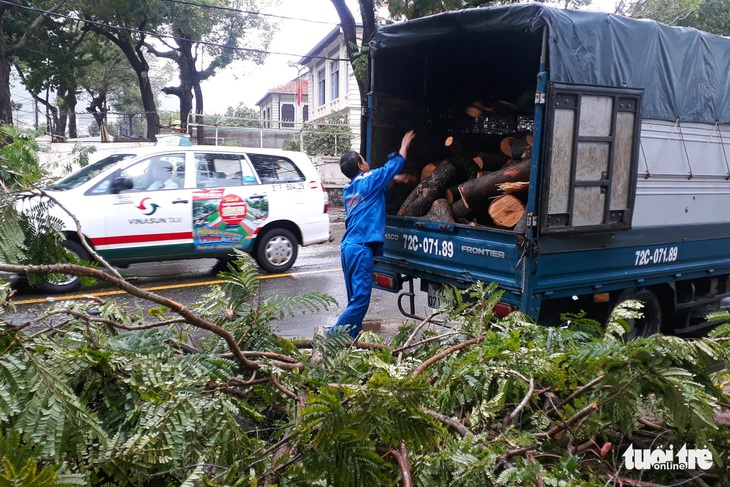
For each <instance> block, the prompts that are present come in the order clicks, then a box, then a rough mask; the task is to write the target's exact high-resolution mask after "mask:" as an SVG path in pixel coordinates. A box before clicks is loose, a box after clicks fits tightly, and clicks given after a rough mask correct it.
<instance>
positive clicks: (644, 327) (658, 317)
mask: <svg viewBox="0 0 730 487" xmlns="http://www.w3.org/2000/svg"><path fill="white" fill-rule="evenodd" d="M629 300H632V301H640V302H641V303H643V305H644V307H643V308H641V314H642V315H643V316H641V317H640V318H636V319H633V320H629V321H628V323H629V325H630V326H631V328H630V329H629V330H628V331H627V332H626V335H624V338H625V339H626V340H627V341H628V340H633V339H634V338H646V337H649V336H651V335H654V334H656V333H659V330H660V329H661V326H662V308H661V305H660V304H659V299H658V298H657V297H656V295H655V294H654V293H653V292H651V291H650V290H649V289H646V288H638V289H627V290H625V291H623V292H622V293H621V294H619V296H618V298H617V299H616V304H615V305H614V309H615V308H616V307H617V306H618V305H619V304H621V303H623V302H625V301H629Z"/></svg>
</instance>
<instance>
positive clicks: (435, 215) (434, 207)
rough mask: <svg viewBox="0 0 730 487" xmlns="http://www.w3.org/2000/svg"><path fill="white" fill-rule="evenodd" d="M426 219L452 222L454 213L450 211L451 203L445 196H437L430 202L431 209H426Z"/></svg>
mask: <svg viewBox="0 0 730 487" xmlns="http://www.w3.org/2000/svg"><path fill="white" fill-rule="evenodd" d="M424 218H425V219H426V220H431V221H435V222H450V223H454V214H453V213H452V211H451V204H450V203H449V202H448V201H446V199H445V198H439V199H437V200H436V201H434V202H433V203H432V204H431V209H430V210H428V213H426V216H424Z"/></svg>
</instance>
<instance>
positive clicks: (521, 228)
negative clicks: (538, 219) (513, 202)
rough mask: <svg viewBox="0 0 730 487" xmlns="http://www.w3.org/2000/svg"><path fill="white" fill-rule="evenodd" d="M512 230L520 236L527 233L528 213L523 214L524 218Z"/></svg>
mask: <svg viewBox="0 0 730 487" xmlns="http://www.w3.org/2000/svg"><path fill="white" fill-rule="evenodd" d="M512 230H513V231H514V232H515V233H517V234H520V235H525V233H527V211H523V212H522V218H520V221H518V222H517V225H515V227H514V228H513V229H512Z"/></svg>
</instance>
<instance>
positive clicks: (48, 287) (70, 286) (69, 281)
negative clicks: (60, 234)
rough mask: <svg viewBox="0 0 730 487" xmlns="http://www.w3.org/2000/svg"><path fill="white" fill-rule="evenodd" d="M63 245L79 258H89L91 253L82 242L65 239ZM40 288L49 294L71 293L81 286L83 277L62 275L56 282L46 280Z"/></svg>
mask: <svg viewBox="0 0 730 487" xmlns="http://www.w3.org/2000/svg"><path fill="white" fill-rule="evenodd" d="M61 245H62V246H63V247H64V248H65V249H66V251H67V252H68V253H69V254H71V255H73V256H74V257H76V258H77V259H78V260H89V253H88V252H86V249H85V248H84V247H83V246H82V245H81V244H80V243H77V242H74V241H73V240H65V241H64V242H63V243H62V244H61ZM38 288H39V289H40V290H41V291H43V292H44V293H47V294H60V293H70V292H73V291H77V290H79V289H80V288H81V279H79V277H78V276H70V275H65V276H60V277H59V278H58V280H56V281H55V282H51V281H48V282H44V283H43V284H41V285H40V286H38Z"/></svg>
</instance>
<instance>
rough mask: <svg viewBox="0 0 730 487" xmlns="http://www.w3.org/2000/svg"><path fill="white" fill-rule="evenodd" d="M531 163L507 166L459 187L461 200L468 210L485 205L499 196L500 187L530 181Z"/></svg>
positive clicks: (524, 162)
mask: <svg viewBox="0 0 730 487" xmlns="http://www.w3.org/2000/svg"><path fill="white" fill-rule="evenodd" d="M529 179H530V161H523V162H518V163H517V164H514V165H511V166H505V167H503V168H502V169H500V170H499V171H494V172H490V173H488V174H485V175H484V176H482V177H480V178H476V179H471V180H469V181H467V182H465V183H463V184H460V185H459V192H460V193H461V200H463V201H464V204H465V205H466V206H467V207H468V208H472V207H477V206H481V205H485V204H486V203H487V201H488V200H489V198H492V197H494V196H498V195H499V185H500V184H502V183H508V182H515V181H529Z"/></svg>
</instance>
